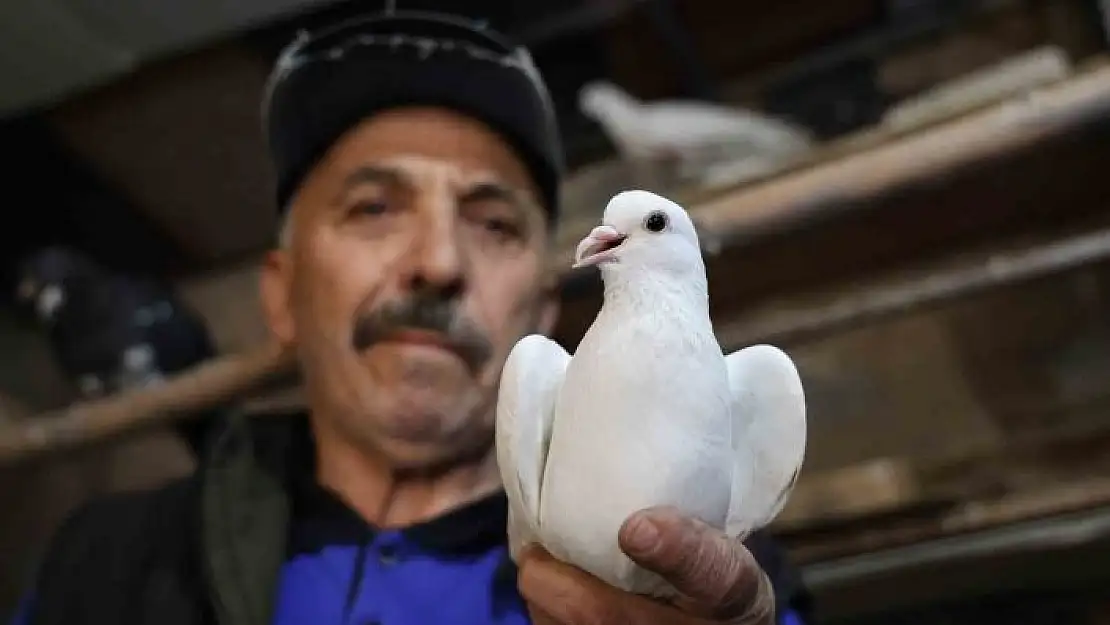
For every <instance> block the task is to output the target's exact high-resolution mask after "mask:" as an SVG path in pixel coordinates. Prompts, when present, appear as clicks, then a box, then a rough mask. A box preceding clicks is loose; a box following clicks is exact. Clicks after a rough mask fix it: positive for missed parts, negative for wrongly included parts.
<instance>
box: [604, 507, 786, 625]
mask: <svg viewBox="0 0 1110 625" xmlns="http://www.w3.org/2000/svg"><path fill="white" fill-rule="evenodd" d="M620 544H621V548H622V549H624V551H625V553H627V554H628V557H630V558H632V559H633V560H635V561H636V563H638V564H639V565H640V566H643V567H644V568H646V569H649V570H652V571H654V572H656V573H658V574H659V575H661V576H663V578H664V579H666V580H667V581H668V582H670V583H671V584H673V585H674V586H675V588H677V589H678V590H679V592H681V593H683V594H684V595H686V596H687V597H689V598H690V599H692V600H694V601H695V602H696V603H698V604H701V605H702V606H704V607H706V608H708V609H709V610H711V611H712V613H713V615H714V616H717V617H722V618H729V619H737V620H736V622H741V623H747V622H752V623H759V622H762V620H761V619H763V620H765V617H766V616H768V615H771V614H773V613H774V595H773V593H772V591H771V585H770V581H769V580H768V579H767V576H766V574H765V573H764V572H763V570H762V569H761V568H760V567H759V564H758V563H756V561H755V558H753V557H752V555H751V553H749V552H748V550H747V549H746V548H745V547H744V545H743V544H741V543H740V542H739V541H736V540H732V539H730V538H729V537H727V536H725V535H724V533H723V532H721V531H719V530H716V529H714V528H712V527H710V526H708V525H706V524H705V523H702V522H700V521H697V520H695V519H691V518H689V517H687V516H685V515H683V514H682V513H681V512H679V511H678V510H676V509H674V508H669V507H668V508H651V509H648V510H644V511H641V512H637V513H636V514H634V515H632V516H631V517H629V519H628V520H627V521H626V522H625V524H624V526H622V527H621V532H620Z"/></svg>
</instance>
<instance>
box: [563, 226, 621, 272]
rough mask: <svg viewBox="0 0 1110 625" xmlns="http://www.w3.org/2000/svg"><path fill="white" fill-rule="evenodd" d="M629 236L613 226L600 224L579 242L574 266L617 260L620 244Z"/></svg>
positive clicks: (586, 265) (587, 265)
mask: <svg viewBox="0 0 1110 625" xmlns="http://www.w3.org/2000/svg"><path fill="white" fill-rule="evenodd" d="M627 238H628V236H627V235H624V234H621V233H620V232H619V231H618V230H617V229H616V228H614V227H613V226H598V227H596V228H594V229H593V230H591V231H590V234H588V235H586V238H585V239H582V241H581V242H580V243H579V244H578V249H577V250H576V251H575V254H574V267H575V268H578V267H589V266H590V265H600V264H602V263H609V262H613V261H615V260H616V252H615V250H616V249H617V247H618V246H620V244H621V243H624V240H625V239H627Z"/></svg>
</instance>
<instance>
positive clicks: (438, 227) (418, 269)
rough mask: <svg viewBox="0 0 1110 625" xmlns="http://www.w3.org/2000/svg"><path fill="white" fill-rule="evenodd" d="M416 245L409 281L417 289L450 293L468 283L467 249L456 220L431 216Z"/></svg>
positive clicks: (413, 251) (452, 293)
mask: <svg viewBox="0 0 1110 625" xmlns="http://www.w3.org/2000/svg"><path fill="white" fill-rule="evenodd" d="M428 222H429V223H427V224H426V226H425V227H424V228H423V229H422V231H421V232H420V233H419V234H418V235H417V237H416V240H415V242H414V245H413V249H412V250H411V253H412V266H411V267H412V271H411V274H410V278H409V282H410V285H409V286H410V287H411V288H412V289H413V290H414V291H423V290H433V291H439V292H441V293H443V294H445V295H447V296H454V295H457V294H458V293H460V292H461V291H462V290H463V288H464V286H465V279H464V274H465V272H464V262H465V259H464V258H463V251H462V249H461V247H462V246H461V245H460V244H459V236H458V235H459V233H458V226H457V224H456V223H455V220H453V219H429V220H428Z"/></svg>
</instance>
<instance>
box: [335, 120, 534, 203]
mask: <svg viewBox="0 0 1110 625" xmlns="http://www.w3.org/2000/svg"><path fill="white" fill-rule="evenodd" d="M322 164H323V165H325V166H326V167H328V168H329V169H332V170H333V173H340V175H341V176H344V175H347V174H348V173H349V172H350V171H352V170H353V169H355V168H358V167H366V166H377V167H383V166H388V167H392V168H395V169H397V170H398V171H399V172H403V173H405V174H407V175H409V176H410V177H412V176H428V177H433V178H439V179H440V180H443V179H447V178H450V179H451V180H454V181H457V182H463V181H467V182H474V181H478V180H481V179H484V180H483V181H489V182H492V181H497V182H500V183H502V184H505V185H511V186H514V187H518V188H521V189H522V190H523V189H526V190H528V191H534V189H533V181H532V179H531V177H530V176H529V174H528V170H527V168H526V167H525V164H524V162H523V161H522V160H521V159H520V157H519V156H518V155H517V153H516V152H515V151H514V150H513V149H512V148H511V147H510V146H509V144H508V142H507V141H505V140H504V139H503V138H502V137H501V136H500V135H498V134H496V133H495V132H493V131H492V130H491V129H490V128H489V127H487V126H486V125H485V124H483V123H482V122H480V121H478V120H476V119H473V118H471V117H468V116H466V115H463V114H461V113H456V112H454V111H450V110H447V109H441V108H432V107H411V108H400V109H395V110H391V111H384V112H381V113H379V114H377V115H374V116H373V117H371V118H368V119H366V120H364V121H363V122H362V123H360V124H358V125H357V126H355V127H354V128H352V129H351V130H349V131H348V132H347V133H345V134H344V135H343V136H342V137H340V139H339V140H338V141H337V142H336V144H335V145H334V146H333V147H332V149H331V150H330V151H329V154H328V155H327V156H326V157H325V159H324V163H322ZM335 170H339V171H338V172H336V171H335Z"/></svg>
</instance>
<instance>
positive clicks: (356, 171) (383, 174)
mask: <svg viewBox="0 0 1110 625" xmlns="http://www.w3.org/2000/svg"><path fill="white" fill-rule="evenodd" d="M374 178H378V179H384V180H393V181H396V182H399V183H405V184H409V185H413V186H429V185H434V186H449V187H472V186H475V185H479V184H492V185H497V186H503V187H506V188H512V187H514V186H515V185H514V183H513V182H512V181H510V180H506V175H505V173H504V172H499V171H497V170H496V169H493V168H491V167H488V166H483V165H482V164H481V163H468V162H466V161H462V160H458V159H450V158H445V157H438V156H429V155H425V154H411V153H409V154H405V153H401V154H394V155H391V156H386V157H382V158H377V159H370V160H369V161H367V162H363V163H359V164H357V165H355V166H354V167H353V168H351V169H350V170H349V171H347V172H346V175H345V180H346V181H347V182H349V183H354V182H358V181H359V180H360V179H374ZM521 191H523V189H521Z"/></svg>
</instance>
